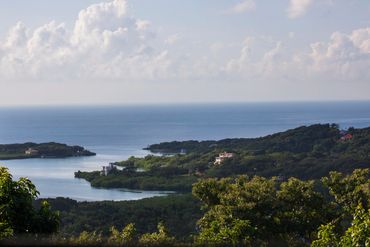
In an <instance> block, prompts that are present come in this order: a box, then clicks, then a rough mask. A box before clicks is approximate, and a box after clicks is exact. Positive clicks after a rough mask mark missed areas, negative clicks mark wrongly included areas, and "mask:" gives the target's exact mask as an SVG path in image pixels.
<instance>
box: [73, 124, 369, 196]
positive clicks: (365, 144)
mask: <svg viewBox="0 0 370 247" xmlns="http://www.w3.org/2000/svg"><path fill="white" fill-rule="evenodd" d="M369 140H370V128H363V129H355V128H349V129H348V130H341V129H340V128H339V126H338V125H336V124H315V125H311V126H302V127H298V128H295V129H291V130H287V131H285V132H281V133H276V134H273V135H268V136H265V137H260V138H233V139H224V140H219V141H182V142H177V141H174V142H164V143H160V144H154V145H150V146H149V147H147V148H146V149H147V150H150V151H152V152H154V153H157V154H163V155H148V156H146V157H144V158H137V157H131V158H129V159H128V160H125V161H120V162H116V163H114V165H115V166H120V167H122V168H123V169H114V167H113V166H112V167H111V168H112V169H109V172H108V173H102V172H101V171H95V172H81V171H78V172H76V173H75V177H77V178H83V179H86V180H87V181H89V182H90V183H91V185H92V186H94V187H104V188H129V189H141V190H166V191H179V192H190V191H191V188H192V184H194V183H195V182H197V181H198V180H199V179H206V178H224V177H230V176H231V177H233V176H238V175H244V174H248V175H249V176H255V175H258V176H263V177H268V178H271V177H274V176H276V177H278V178H279V179H280V180H282V181H284V180H286V179H287V178H289V177H296V178H299V179H305V180H307V179H319V178H321V177H323V176H327V175H328V174H329V172H330V171H339V172H344V173H348V172H351V171H353V170H354V169H357V168H367V167H370V155H369V150H370V141H369Z"/></svg>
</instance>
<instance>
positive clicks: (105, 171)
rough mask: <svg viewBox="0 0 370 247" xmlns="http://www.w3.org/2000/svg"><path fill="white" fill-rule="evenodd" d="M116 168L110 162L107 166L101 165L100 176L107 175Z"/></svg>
mask: <svg viewBox="0 0 370 247" xmlns="http://www.w3.org/2000/svg"><path fill="white" fill-rule="evenodd" d="M115 169H117V168H116V166H115V165H114V164H113V163H110V164H109V165H108V166H103V170H102V171H101V172H100V175H101V176H107V175H108V174H109V173H110V172H111V171H112V170H115Z"/></svg>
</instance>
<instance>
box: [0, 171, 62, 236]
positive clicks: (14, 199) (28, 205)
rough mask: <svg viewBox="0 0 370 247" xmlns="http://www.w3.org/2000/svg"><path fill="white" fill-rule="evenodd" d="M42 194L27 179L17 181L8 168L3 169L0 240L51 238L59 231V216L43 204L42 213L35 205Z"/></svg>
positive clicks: (0, 194)
mask: <svg viewBox="0 0 370 247" xmlns="http://www.w3.org/2000/svg"><path fill="white" fill-rule="evenodd" d="M38 194H39V192H38V191H37V190H36V187H35V185H34V184H33V183H32V182H31V181H30V180H28V179H27V178H20V179H19V180H18V181H14V180H13V178H12V175H11V174H10V173H9V171H8V169H7V168H5V167H0V239H3V238H9V237H13V236H19V235H24V234H51V233H54V232H56V231H57V230H58V226H59V214H58V213H57V212H53V211H51V209H50V206H49V203H48V202H46V201H44V202H42V203H41V205H40V207H39V209H36V208H35V207H34V206H33V204H32V203H33V201H34V200H35V199H36V198H37V196H38Z"/></svg>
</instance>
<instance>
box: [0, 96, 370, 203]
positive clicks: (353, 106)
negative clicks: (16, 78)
mask: <svg viewBox="0 0 370 247" xmlns="http://www.w3.org/2000/svg"><path fill="white" fill-rule="evenodd" d="M315 123H337V124H339V125H340V126H341V127H342V128H348V127H350V126H354V127H356V128H362V127H368V126H370V102H289V103H288V102H285V103H276V102H272V103H240V104H236V103H235V104H188V105H136V106H73V107H72V106H69V107H0V143H3V144H6V143H23V142H29V141H32V142H50V141H55V142H61V143H66V144H69V145H81V146H84V147H85V148H87V149H89V150H91V151H93V152H96V153H97V154H98V155H97V156H95V157H76V158H66V159H28V160H11V161H0V165H1V166H6V167H8V168H9V169H10V171H11V172H12V174H13V175H14V177H15V178H16V179H17V178H19V177H22V176H25V177H28V178H30V179H31V180H32V181H33V182H34V183H35V184H36V186H37V188H38V190H39V191H40V197H58V196H63V197H69V198H73V199H77V200H80V201H84V200H86V201H101V200H136V199H141V198H146V197H152V196H163V195H166V193H164V192H156V191H151V192H149V191H130V190H124V189H114V190H107V189H96V188H92V187H91V186H90V185H89V183H87V182H86V181H84V180H80V179H75V178H74V172H75V171H77V170H81V171H92V170H100V169H101V166H103V165H107V164H108V163H109V162H113V161H119V160H123V159H127V158H128V157H130V156H132V155H133V156H139V157H142V156H145V155H147V154H148V152H147V151H144V150H143V149H142V148H144V147H146V146H148V145H150V144H153V143H159V142H162V141H173V140H179V141H180V140H191V139H194V140H210V139H211V140H219V139H223V138H233V137H235V138H239V137H259V136H264V135H267V134H272V133H276V132H279V131H285V130H287V129H290V128H295V127H298V126H301V125H310V124H315Z"/></svg>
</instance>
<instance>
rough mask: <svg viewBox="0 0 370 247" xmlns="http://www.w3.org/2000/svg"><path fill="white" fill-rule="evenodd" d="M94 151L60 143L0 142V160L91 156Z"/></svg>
mask: <svg viewBox="0 0 370 247" xmlns="http://www.w3.org/2000/svg"><path fill="white" fill-rule="evenodd" d="M93 155H96V154H95V153H93V152H91V151H89V150H86V149H85V148H83V147H81V146H69V145H66V144H62V143H56V142H48V143H33V142H27V143H22V144H0V160H11V159H29V158H66V157H73V156H93Z"/></svg>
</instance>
